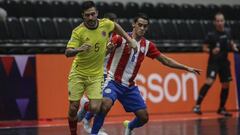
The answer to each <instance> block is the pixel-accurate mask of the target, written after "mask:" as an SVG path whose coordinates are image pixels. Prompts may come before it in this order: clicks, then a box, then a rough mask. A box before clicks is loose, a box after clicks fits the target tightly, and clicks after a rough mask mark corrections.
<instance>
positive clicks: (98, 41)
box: [65, 1, 137, 135]
mask: <svg viewBox="0 0 240 135" xmlns="http://www.w3.org/2000/svg"><path fill="white" fill-rule="evenodd" d="M97 16H98V11H97V9H96V7H95V4H94V2H93V1H85V2H83V3H82V17H83V23H82V24H80V25H79V26H78V27H77V28H75V29H74V30H73V32H72V35H71V39H70V40H69V42H68V44H67V48H66V50H65V55H66V56H67V57H74V56H76V57H75V59H74V61H73V63H72V68H71V71H70V74H69V78H68V91H69V111H68V122H69V128H70V131H71V135H77V111H78V108H79V100H80V99H81V97H82V96H83V94H84V93H85V94H86V95H87V96H88V98H89V100H90V102H89V107H88V109H87V110H89V111H90V112H92V113H98V112H99V111H100V105H101V102H102V84H103V68H104V57H105V55H106V50H107V49H106V48H107V47H106V46H107V43H108V41H109V35H110V34H109V33H111V32H116V33H117V34H119V35H121V36H123V37H124V38H125V39H126V41H127V42H129V45H130V47H132V48H133V49H134V51H137V43H136V41H135V40H134V39H132V38H131V37H129V36H128V34H127V33H126V32H125V31H124V30H123V29H122V28H121V27H120V26H119V25H118V24H116V23H114V22H112V21H110V20H108V19H98V18H97Z"/></svg>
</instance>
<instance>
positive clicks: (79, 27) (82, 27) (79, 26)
mask: <svg viewBox="0 0 240 135" xmlns="http://www.w3.org/2000/svg"><path fill="white" fill-rule="evenodd" d="M84 28H85V26H84V24H83V23H81V24H80V25H78V26H77V27H76V28H74V29H73V32H76V33H80V32H81V31H82V30H84Z"/></svg>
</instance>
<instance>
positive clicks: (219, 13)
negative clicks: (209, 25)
mask: <svg viewBox="0 0 240 135" xmlns="http://www.w3.org/2000/svg"><path fill="white" fill-rule="evenodd" d="M218 15H222V16H223V17H224V14H223V13H222V12H217V13H216V14H215V15H214V20H216V16H218Z"/></svg>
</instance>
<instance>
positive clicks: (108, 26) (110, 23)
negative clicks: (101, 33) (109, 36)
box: [104, 18, 115, 33]
mask: <svg viewBox="0 0 240 135" xmlns="http://www.w3.org/2000/svg"><path fill="white" fill-rule="evenodd" d="M104 22H105V26H106V29H107V31H108V32H109V33H110V32H112V31H113V29H114V27H115V24H114V22H113V21H111V20H109V19H106V18H105V19H104Z"/></svg>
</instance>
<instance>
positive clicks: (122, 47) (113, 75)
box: [106, 35, 160, 87]
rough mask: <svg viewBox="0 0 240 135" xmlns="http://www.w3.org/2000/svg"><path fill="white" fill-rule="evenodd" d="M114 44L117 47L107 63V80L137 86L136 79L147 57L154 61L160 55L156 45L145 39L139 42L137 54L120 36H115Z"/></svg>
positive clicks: (113, 38)
mask: <svg viewBox="0 0 240 135" xmlns="http://www.w3.org/2000/svg"><path fill="white" fill-rule="evenodd" d="M112 42H113V43H114V44H116V45H117V46H116V47H115V49H114V50H113V51H112V52H111V53H110V57H109V60H108V62H107V67H106V68H107V74H108V77H107V80H114V81H116V82H117V83H120V84H122V85H124V86H127V87H129V86H133V85H134V84H135V82H134V79H135V77H136V75H137V73H138V70H139V68H140V66H141V63H142V61H143V60H144V57H145V56H147V57H150V58H152V59H154V58H156V57H157V56H159V55H160V51H159V50H158V49H157V48H156V47H155V44H154V43H152V42H151V41H149V40H147V39H145V38H143V37H142V38H141V39H140V40H139V41H138V45H137V46H138V51H137V52H136V53H134V50H133V49H131V48H129V46H128V43H126V40H125V39H124V38H122V37H121V36H119V35H115V36H113V37H112Z"/></svg>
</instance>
